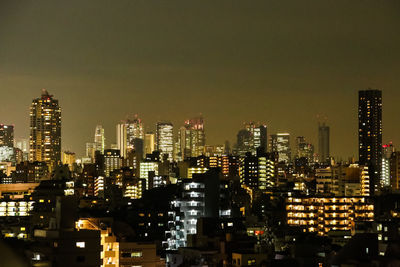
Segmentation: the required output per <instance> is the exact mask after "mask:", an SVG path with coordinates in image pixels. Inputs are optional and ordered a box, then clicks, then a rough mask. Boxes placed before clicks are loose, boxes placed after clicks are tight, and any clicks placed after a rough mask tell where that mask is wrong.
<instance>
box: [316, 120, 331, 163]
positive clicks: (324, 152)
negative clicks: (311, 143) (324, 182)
mask: <svg viewBox="0 0 400 267" xmlns="http://www.w3.org/2000/svg"><path fill="white" fill-rule="evenodd" d="M329 132H330V129H329V126H327V125H325V123H322V124H319V125H318V157H319V162H320V163H325V164H327V163H328V164H329V161H330V154H329V153H330V152H329Z"/></svg>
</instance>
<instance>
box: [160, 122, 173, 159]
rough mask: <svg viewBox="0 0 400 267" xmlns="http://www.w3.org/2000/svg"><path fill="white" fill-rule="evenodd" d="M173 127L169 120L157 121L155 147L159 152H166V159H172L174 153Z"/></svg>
mask: <svg viewBox="0 0 400 267" xmlns="http://www.w3.org/2000/svg"><path fill="white" fill-rule="evenodd" d="M173 130H174V128H173V125H172V123H170V122H158V123H157V132H156V138H157V149H158V150H159V151H160V154H161V155H163V154H167V155H168V160H169V161H172V160H173V153H174V132H173Z"/></svg>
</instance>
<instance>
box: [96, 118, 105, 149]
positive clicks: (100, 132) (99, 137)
mask: <svg viewBox="0 0 400 267" xmlns="http://www.w3.org/2000/svg"><path fill="white" fill-rule="evenodd" d="M94 144H95V150H96V151H100V153H101V154H102V155H103V154H104V148H105V137H104V128H103V126H101V125H97V126H96V130H95V133H94Z"/></svg>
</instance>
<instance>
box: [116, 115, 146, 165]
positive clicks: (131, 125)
mask: <svg viewBox="0 0 400 267" xmlns="http://www.w3.org/2000/svg"><path fill="white" fill-rule="evenodd" d="M135 139H141V140H143V139H144V132H143V123H142V120H141V119H139V118H138V116H137V115H135V117H134V118H133V119H128V120H126V121H123V122H121V123H120V124H118V125H117V145H118V149H119V150H120V151H121V157H124V158H125V157H126V155H127V152H128V151H132V150H135V151H136V150H138V148H136V147H135V143H136V144H138V143H140V142H138V140H135Z"/></svg>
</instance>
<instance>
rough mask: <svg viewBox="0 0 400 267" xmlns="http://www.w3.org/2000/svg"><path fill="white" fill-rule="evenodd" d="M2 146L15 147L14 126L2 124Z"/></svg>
mask: <svg viewBox="0 0 400 267" xmlns="http://www.w3.org/2000/svg"><path fill="white" fill-rule="evenodd" d="M0 146H8V147H14V125H4V124H0Z"/></svg>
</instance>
